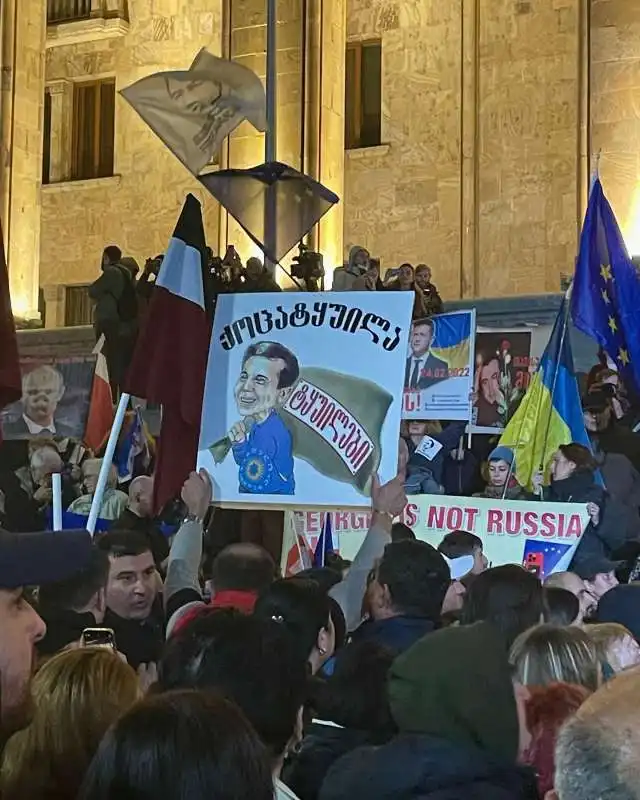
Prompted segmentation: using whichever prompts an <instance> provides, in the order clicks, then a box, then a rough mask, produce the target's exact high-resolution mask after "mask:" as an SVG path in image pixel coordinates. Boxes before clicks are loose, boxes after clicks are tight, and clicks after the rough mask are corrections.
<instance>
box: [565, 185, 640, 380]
mask: <svg viewBox="0 0 640 800" xmlns="http://www.w3.org/2000/svg"><path fill="white" fill-rule="evenodd" d="M571 315H572V317H573V323H574V325H575V326H576V328H579V329H580V330H581V331H583V332H584V333H586V334H587V336H591V337H592V338H593V339H595V340H596V341H597V342H598V343H599V344H600V346H601V347H602V349H603V350H604V351H605V352H606V354H607V355H608V356H609V358H610V359H611V360H612V361H613V362H615V364H616V367H617V369H618V372H619V373H620V374H621V376H622V377H623V379H624V380H625V381H626V382H627V383H630V384H631V385H632V386H634V387H635V389H636V391H639V390H640V276H639V275H638V273H637V272H636V269H635V267H634V266H633V263H632V262H631V259H630V258H629V255H628V253H627V248H626V246H625V243H624V240H623V238H622V234H621V233H620V228H619V227H618V223H617V221H616V218H615V215H614V213H613V209H612V208H611V206H610V205H609V202H608V201H607V198H606V197H605V195H604V191H603V189H602V184H601V183H600V179H599V178H598V179H596V181H595V182H594V184H593V187H592V189H591V195H590V197H589V205H588V207H587V213H586V216H585V220H584V226H583V228H582V235H581V238H580V253H579V256H578V260H577V262H576V274H575V277H574V279H573V293H572V297H571Z"/></svg>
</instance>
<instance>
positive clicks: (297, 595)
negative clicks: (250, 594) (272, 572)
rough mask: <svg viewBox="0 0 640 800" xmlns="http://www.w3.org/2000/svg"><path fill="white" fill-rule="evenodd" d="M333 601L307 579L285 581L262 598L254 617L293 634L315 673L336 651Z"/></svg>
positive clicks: (277, 584)
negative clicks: (274, 622)
mask: <svg viewBox="0 0 640 800" xmlns="http://www.w3.org/2000/svg"><path fill="white" fill-rule="evenodd" d="M331 611H332V608H331V602H330V600H329V597H328V595H327V594H326V592H324V591H323V590H322V589H321V588H320V586H319V585H318V583H316V582H315V581H313V580H308V579H304V578H297V577H293V578H283V579H281V580H278V581H275V582H274V583H272V584H271V586H269V587H268V588H267V589H266V590H265V591H264V592H263V593H262V594H261V595H260V596H259V597H258V602H257V603H256V607H255V611H254V613H255V615H256V616H257V617H258V618H259V619H263V620H274V621H276V622H278V623H280V624H282V625H284V626H285V627H286V628H287V630H288V631H289V632H290V634H291V636H292V638H293V640H294V642H295V644H296V647H298V648H299V652H300V654H301V655H303V656H305V657H306V658H307V659H308V661H309V664H310V666H311V669H312V671H313V672H317V671H318V669H319V668H320V667H321V666H322V664H324V663H325V662H326V661H327V660H328V659H329V658H331V656H332V655H333V651H334V648H335V629H334V626H333V619H332V614H331Z"/></svg>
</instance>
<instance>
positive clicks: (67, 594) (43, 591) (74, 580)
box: [38, 547, 109, 614]
mask: <svg viewBox="0 0 640 800" xmlns="http://www.w3.org/2000/svg"><path fill="white" fill-rule="evenodd" d="M108 576H109V558H108V556H107V554H106V553H105V552H104V550H101V549H99V548H98V547H94V548H93V550H92V553H91V559H90V561H89V563H88V564H87V566H86V567H85V568H84V569H83V570H82V571H81V572H77V573H76V574H75V575H72V576H71V577H70V578H67V579H66V580H64V581H58V582H57V583H48V584H45V585H44V586H41V587H40V589H39V591H38V608H39V610H41V611H42V612H43V613H45V614H46V613H48V612H52V611H57V610H61V611H62V610H63V611H77V612H82V611H84V610H85V609H86V608H87V607H88V606H90V605H91V604H92V601H93V600H94V599H95V596H96V595H97V594H98V593H99V592H100V591H102V592H104V589H105V587H106V585H107V578H108Z"/></svg>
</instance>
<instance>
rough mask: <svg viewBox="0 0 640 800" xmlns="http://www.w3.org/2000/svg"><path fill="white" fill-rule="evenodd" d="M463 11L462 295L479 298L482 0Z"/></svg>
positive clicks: (469, 1) (472, 0)
mask: <svg viewBox="0 0 640 800" xmlns="http://www.w3.org/2000/svg"><path fill="white" fill-rule="evenodd" d="M461 13H462V25H461V28H462V86H461V92H462V102H461V117H462V119H461V137H462V147H461V164H460V169H461V177H460V191H461V198H462V203H461V220H460V297H477V296H478V294H479V292H478V270H479V255H480V254H479V241H478V235H479V230H478V177H479V175H478V166H479V158H478V144H479V142H478V94H479V77H480V76H479V71H478V57H479V47H480V42H479V40H478V34H479V15H480V0H463V2H462V6H461Z"/></svg>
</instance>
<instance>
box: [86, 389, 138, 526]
mask: <svg viewBox="0 0 640 800" xmlns="http://www.w3.org/2000/svg"><path fill="white" fill-rule="evenodd" d="M129 398H130V395H128V394H127V393H126V392H123V394H121V395H120V401H119V402H118V408H117V409H116V416H115V419H114V420H113V425H112V427H111V433H110V434H109V439H108V441H107V446H106V448H105V451H104V456H103V458H102V466H101V467H100V474H99V475H98V483H97V484H96V490H95V492H94V493H93V500H92V501H91V510H90V511H89V519H88V520H87V530H88V531H89V533H90V534H91V535H92V536H93V534H94V533H95V532H96V522H97V521H98V517H99V516H100V508H101V506H102V498H103V497H104V490H105V489H106V488H107V480H108V478H109V472H110V470H111V465H112V463H113V454H114V453H115V450H116V445H117V444H118V437H119V436H120V431H121V430H122V423H123V422H124V415H125V414H126V412H127V406H128V405H129Z"/></svg>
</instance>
